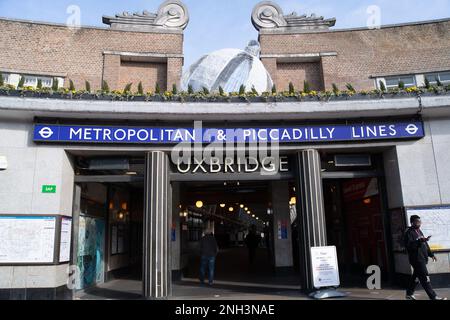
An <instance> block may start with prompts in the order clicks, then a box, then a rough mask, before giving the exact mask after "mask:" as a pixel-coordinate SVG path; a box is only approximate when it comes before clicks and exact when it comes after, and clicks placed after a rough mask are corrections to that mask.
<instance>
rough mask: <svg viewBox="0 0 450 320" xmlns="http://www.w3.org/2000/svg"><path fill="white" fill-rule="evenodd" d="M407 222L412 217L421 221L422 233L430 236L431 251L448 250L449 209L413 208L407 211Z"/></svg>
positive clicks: (449, 238) (449, 247)
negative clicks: (414, 216)
mask: <svg viewBox="0 0 450 320" xmlns="http://www.w3.org/2000/svg"><path fill="white" fill-rule="evenodd" d="M407 215H408V221H409V219H410V218H411V216H413V215H418V216H419V217H420V218H421V220H422V228H421V229H422V232H423V234H424V235H425V236H426V237H428V236H431V239H430V242H429V245H430V247H431V250H450V207H432V208H414V209H408V210H407Z"/></svg>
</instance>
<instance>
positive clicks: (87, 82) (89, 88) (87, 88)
mask: <svg viewBox="0 0 450 320" xmlns="http://www.w3.org/2000/svg"><path fill="white" fill-rule="evenodd" d="M84 87H85V89H86V92H89V93H91V83H90V82H89V81H85V83H84Z"/></svg>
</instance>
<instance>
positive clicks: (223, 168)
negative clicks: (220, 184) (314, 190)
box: [176, 156, 289, 174]
mask: <svg viewBox="0 0 450 320" xmlns="http://www.w3.org/2000/svg"><path fill="white" fill-rule="evenodd" d="M176 168H177V171H178V172H179V173H181V174H187V173H253V172H261V173H267V174H270V173H278V172H289V159H288V157H285V156H283V157H263V158H259V157H243V158H239V157H236V158H234V157H225V158H224V159H221V158H218V157H211V158H208V159H196V158H194V159H190V160H189V161H186V163H184V162H183V161H181V160H180V161H179V162H178V163H176Z"/></svg>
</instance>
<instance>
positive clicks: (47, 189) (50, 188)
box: [42, 185, 56, 193]
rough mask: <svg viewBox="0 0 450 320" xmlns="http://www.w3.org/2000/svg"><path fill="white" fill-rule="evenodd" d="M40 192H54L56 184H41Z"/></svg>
mask: <svg viewBox="0 0 450 320" xmlns="http://www.w3.org/2000/svg"><path fill="white" fill-rule="evenodd" d="M42 193H56V186H55V185H43V186H42Z"/></svg>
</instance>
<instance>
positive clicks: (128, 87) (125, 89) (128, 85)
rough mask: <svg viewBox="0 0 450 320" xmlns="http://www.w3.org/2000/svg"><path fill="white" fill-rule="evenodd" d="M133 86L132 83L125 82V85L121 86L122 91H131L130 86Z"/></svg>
mask: <svg viewBox="0 0 450 320" xmlns="http://www.w3.org/2000/svg"><path fill="white" fill-rule="evenodd" d="M132 86H133V84H132V83H127V85H126V86H125V88H123V93H125V94H129V93H130V92H131V87H132Z"/></svg>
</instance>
